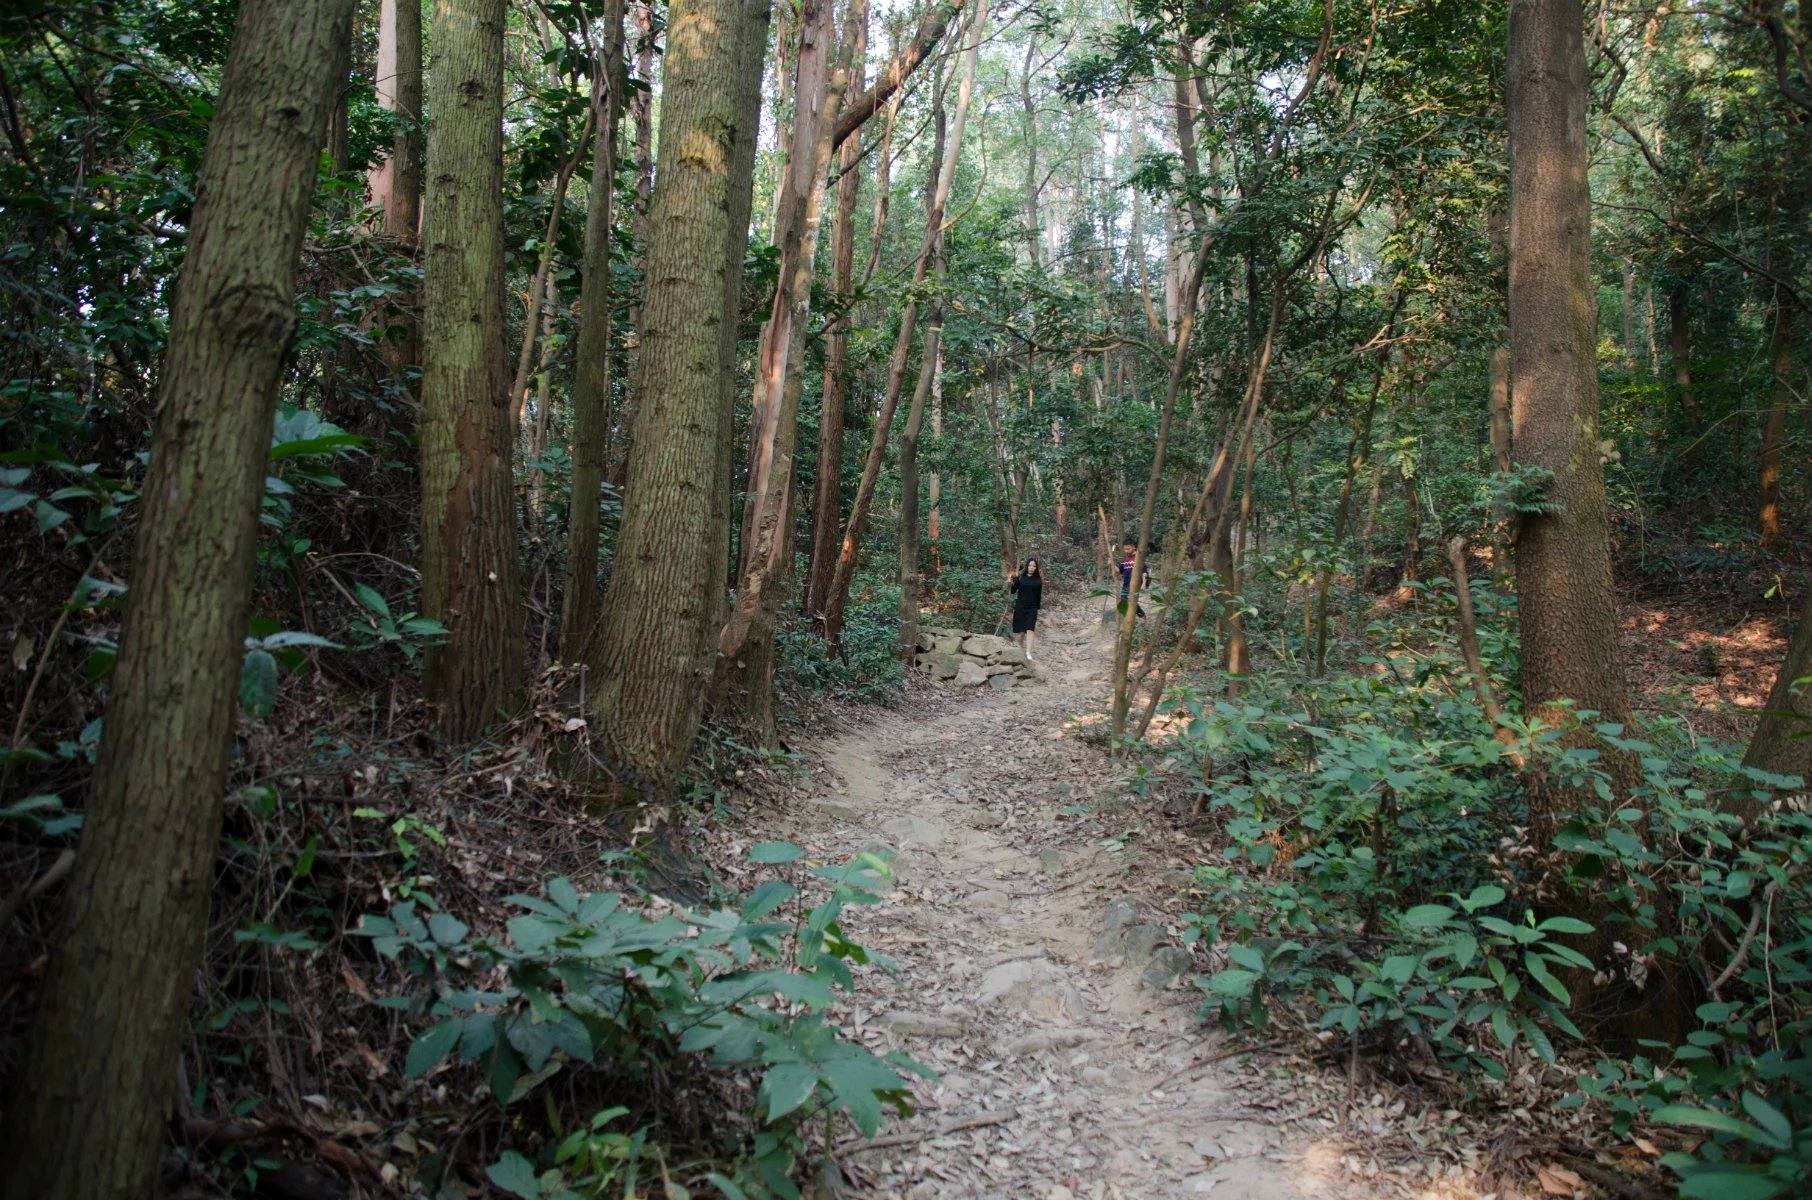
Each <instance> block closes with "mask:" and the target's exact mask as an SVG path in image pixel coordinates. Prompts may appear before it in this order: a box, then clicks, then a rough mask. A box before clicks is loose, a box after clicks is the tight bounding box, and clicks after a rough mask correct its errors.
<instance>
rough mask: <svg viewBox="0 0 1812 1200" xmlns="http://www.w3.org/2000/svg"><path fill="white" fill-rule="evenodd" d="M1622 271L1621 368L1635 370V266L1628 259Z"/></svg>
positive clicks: (1624, 262)
mask: <svg viewBox="0 0 1812 1200" xmlns="http://www.w3.org/2000/svg"><path fill="white" fill-rule="evenodd" d="M1622 269H1623V305H1622V316H1623V366H1624V369H1626V370H1630V371H1634V370H1635V369H1636V264H1634V263H1632V262H1631V261H1630V260H1629V259H1627V258H1626V259H1624V260H1623V262H1622Z"/></svg>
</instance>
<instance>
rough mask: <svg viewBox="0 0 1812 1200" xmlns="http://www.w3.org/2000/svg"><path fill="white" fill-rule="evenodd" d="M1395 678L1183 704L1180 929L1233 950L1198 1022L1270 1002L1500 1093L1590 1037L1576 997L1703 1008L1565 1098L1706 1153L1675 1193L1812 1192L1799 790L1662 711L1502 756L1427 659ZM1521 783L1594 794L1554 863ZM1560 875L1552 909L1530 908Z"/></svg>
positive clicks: (1554, 735)
mask: <svg viewBox="0 0 1812 1200" xmlns="http://www.w3.org/2000/svg"><path fill="white" fill-rule="evenodd" d="M1385 640H1388V638H1386V639H1385ZM1487 644H1490V643H1487ZM1405 660H1406V661H1410V662H1413V663H1414V664H1416V665H1415V666H1414V668H1413V669H1411V670H1408V671H1405V670H1404V669H1403V667H1402V663H1401V662H1399V661H1397V657H1396V656H1393V657H1392V659H1390V660H1383V659H1380V660H1375V661H1374V662H1373V663H1371V664H1370V665H1371V666H1372V668H1373V671H1372V673H1370V674H1364V675H1357V676H1351V677H1346V678H1340V679H1334V680H1328V681H1309V682H1304V681H1301V680H1289V681H1287V682H1285V681H1281V680H1280V679H1279V678H1277V677H1269V678H1267V677H1260V678H1257V679H1254V680H1253V681H1252V682H1251V684H1249V686H1248V690H1247V693H1246V698H1245V699H1244V700H1242V701H1241V702H1240V703H1238V704H1230V703H1226V702H1219V703H1211V702H1208V701H1206V700H1204V699H1202V698H1201V697H1199V696H1196V695H1193V694H1190V693H1188V692H1186V691H1184V692H1179V693H1178V694H1177V699H1178V703H1179V707H1180V708H1181V709H1182V710H1183V712H1184V714H1185V715H1186V718H1187V719H1186V721H1185V723H1184V724H1183V726H1182V728H1181V730H1180V734H1179V736H1178V738H1177V739H1176V741H1175V742H1174V743H1173V744H1172V746H1171V749H1170V751H1169V762H1168V766H1169V769H1170V770H1171V771H1172V772H1175V773H1178V774H1180V775H1182V777H1183V778H1184V779H1185V780H1186V781H1187V785H1188V786H1189V787H1190V788H1191V789H1192V790H1193V791H1195V792H1197V793H1199V794H1200V795H1202V796H1203V797H1205V798H1206V803H1207V804H1208V806H1209V809H1210V811H1211V812H1212V813H1214V814H1215V815H1218V816H1219V817H1220V818H1221V820H1222V821H1223V824H1224V830H1225V834H1226V849H1225V851H1224V853H1223V856H1222V860H1221V861H1220V862H1215V863H1209V864H1204V865H1203V866H1201V867H1199V868H1198V869H1197V872H1196V883H1197V888H1198V891H1199V892H1200V893H1201V895H1202V901H1201V903H1200V905H1199V911H1197V912H1196V913H1195V914H1194V915H1193V917H1192V918H1191V919H1190V926H1191V928H1190V931H1189V932H1190V935H1191V937H1192V938H1193V939H1195V940H1205V941H1207V942H1208V943H1210V944H1216V945H1222V946H1223V947H1224V952H1225V954H1226V962H1227V965H1226V966H1225V967H1224V968H1223V969H1221V970H1219V971H1216V972H1214V973H1212V974H1210V975H1208V976H1206V977H1204V978H1203V979H1202V980H1201V981H1200V983H1201V986H1202V987H1203V988H1204V990H1205V992H1206V994H1207V997H1208V1006H1209V1009H1210V1010H1211V1011H1212V1012H1215V1013H1218V1014H1219V1015H1220V1016H1221V1017H1222V1018H1223V1019H1224V1020H1227V1021H1232V1022H1239V1023H1246V1024H1255V1025H1256V1024H1262V1023H1264V1022H1266V1021H1267V1020H1269V1019H1270V1017H1271V1015H1272V1014H1273V1012H1274V1010H1275V1009H1276V1007H1277V1006H1278V1005H1279V1004H1286V1005H1288V1006H1290V1008H1291V1011H1292V1012H1293V1013H1295V1014H1297V1015H1298V1016H1300V1018H1301V1019H1302V1020H1303V1021H1305V1022H1306V1023H1307V1024H1308V1025H1310V1026H1311V1027H1314V1028H1318V1029H1320V1030H1323V1031H1325V1033H1324V1036H1329V1035H1331V1036H1335V1037H1340V1036H1345V1037H1346V1038H1349V1039H1352V1044H1353V1046H1354V1048H1355V1049H1357V1047H1358V1045H1359V1044H1360V1042H1361V1041H1365V1042H1368V1043H1369V1044H1371V1045H1374V1046H1381V1047H1389V1048H1392V1049H1393V1050H1395V1051H1397V1052H1408V1053H1414V1054H1419V1055H1422V1056H1424V1057H1436V1058H1438V1059H1439V1060H1440V1061H1441V1062H1442V1063H1443V1064H1444V1065H1446V1066H1447V1067H1449V1068H1450V1069H1453V1070H1455V1071H1456V1072H1458V1074H1459V1076H1460V1078H1461V1079H1465V1078H1467V1077H1469V1076H1470V1075H1471V1073H1472V1071H1473V1070H1477V1071H1478V1072H1482V1073H1483V1074H1485V1075H1488V1076H1491V1077H1494V1078H1500V1079H1501V1078H1503V1077H1504V1076H1505V1066H1506V1064H1507V1062H1508V1056H1509V1054H1510V1053H1511V1051H1512V1049H1513V1048H1514V1047H1516V1046H1517V1045H1518V1044H1519V1043H1520V1044H1521V1045H1522V1046H1523V1047H1526V1048H1527V1050H1528V1051H1529V1052H1531V1053H1533V1054H1534V1056H1535V1057H1537V1058H1538V1059H1540V1060H1542V1061H1544V1062H1548V1063H1554V1062H1556V1061H1557V1060H1558V1059H1560V1058H1561V1057H1562V1056H1563V1055H1564V1054H1565V1053H1566V1046H1567V1045H1568V1044H1569V1043H1572V1044H1579V1043H1583V1042H1585V1041H1586V1034H1585V1033H1584V1032H1583V1031H1582V1030H1581V1029H1580V1028H1579V1026H1578V1025H1577V1024H1576V1023H1575V1018H1574V1013H1573V1007H1574V996H1573V991H1574V990H1576V988H1577V986H1578V983H1579V981H1590V984H1591V986H1593V987H1594V988H1595V989H1611V990H1613V991H1621V992H1622V993H1623V994H1625V995H1631V994H1636V995H1643V996H1645V999H1644V1000H1643V1001H1642V1003H1645V1004H1647V1005H1650V1006H1667V1005H1679V1004H1680V1003H1681V1001H1680V999H1679V997H1681V996H1687V997H1699V998H1701V999H1702V1000H1703V1002H1702V1003H1698V1004H1697V1005H1696V1014H1695V1015H1696V1020H1697V1024H1698V1028H1695V1029H1692V1030H1690V1031H1689V1032H1687V1033H1686V1034H1685V1036H1684V1038H1683V1040H1681V1041H1680V1042H1679V1044H1675V1043H1674V1041H1673V1040H1671V1039H1670V1040H1655V1039H1651V1040H1647V1041H1644V1042H1642V1043H1641V1045H1640V1050H1639V1052H1637V1053H1633V1054H1629V1055H1628V1056H1627V1057H1616V1056H1612V1055H1609V1054H1602V1053H1601V1054H1600V1055H1598V1056H1597V1057H1596V1062H1595V1065H1593V1066H1592V1068H1591V1069H1590V1070H1588V1071H1585V1072H1583V1073H1582V1074H1581V1075H1580V1077H1579V1079H1578V1085H1577V1086H1578V1091H1577V1093H1576V1094H1575V1095H1574V1096H1573V1097H1572V1098H1571V1102H1572V1103H1574V1104H1581V1103H1588V1102H1590V1103H1596V1104H1600V1105H1602V1106H1604V1108H1605V1109H1606V1111H1607V1112H1608V1113H1609V1114H1610V1115H1611V1118H1612V1120H1613V1122H1614V1124H1615V1126H1616V1127H1617V1128H1619V1129H1621V1130H1628V1129H1629V1128H1631V1127H1632V1126H1633V1125H1635V1124H1637V1123H1645V1124H1649V1125H1655V1124H1660V1125H1666V1126H1674V1127H1677V1128H1678V1129H1680V1130H1682V1131H1690V1135H1691V1137H1692V1138H1693V1139H1695V1140H1698V1139H1702V1140H1698V1144H1697V1145H1696V1148H1689V1149H1686V1150H1682V1151H1679V1152H1677V1153H1674V1154H1671V1155H1669V1156H1667V1158H1665V1159H1664V1162H1665V1163H1666V1164H1667V1165H1668V1166H1669V1167H1670V1168H1672V1169H1673V1170H1675V1171H1676V1172H1677V1173H1678V1174H1679V1176H1680V1178H1681V1187H1682V1194H1683V1195H1687V1196H1701V1197H1711V1196H1717V1197H1724V1196H1730V1197H1739V1198H1746V1197H1758V1198H1765V1197H1773V1196H1781V1195H1788V1194H1798V1191H1799V1190H1800V1189H1803V1188H1804V1187H1805V1186H1806V1185H1807V1183H1808V1181H1812V1054H1808V1052H1807V1049H1806V1047H1807V1046H1809V1045H1812V889H1809V887H1808V881H1807V879H1808V870H1807V868H1808V865H1809V864H1812V814H1808V813H1807V812H1806V811H1804V809H1803V807H1801V806H1798V805H1797V804H1795V803H1793V802H1791V801H1787V800H1783V799H1782V797H1783V796H1785V795H1788V794H1790V793H1791V792H1792V791H1793V790H1794V789H1796V788H1797V787H1798V786H1799V781H1798V780H1794V779H1786V778H1781V777H1777V776H1770V775H1767V774H1765V773H1763V772H1759V771H1755V770H1753V769H1749V768H1745V767H1743V766H1742V765H1741V763H1740V761H1739V759H1738V756H1737V754H1736V753H1735V752H1734V751H1731V750H1727V749H1722V748H1718V747H1715V746H1709V745H1706V744H1704V743H1702V742H1696V741H1694V740H1693V739H1692V738H1691V737H1690V736H1689V734H1688V733H1687V731H1685V730H1684V729H1682V728H1680V727H1679V726H1677V725H1676V724H1674V723H1671V722H1669V721H1667V720H1658V721H1655V722H1653V723H1652V724H1651V726H1650V727H1649V729H1648V730H1646V731H1645V732H1646V733H1647V735H1648V736H1647V738H1638V737H1635V736H1631V735H1630V733H1629V731H1627V730H1625V729H1624V728H1623V727H1621V726H1619V725H1614V724H1604V723H1598V722H1596V721H1595V720H1594V714H1591V713H1589V712H1578V713H1574V714H1571V715H1570V716H1568V717H1567V718H1566V720H1565V721H1564V722H1562V723H1548V724H1543V723H1531V724H1527V725H1518V724H1516V723H1514V722H1512V727H1511V729H1510V730H1509V732H1510V734H1511V736H1510V737H1508V738H1507V739H1504V740H1500V738H1499V736H1498V733H1499V731H1497V730H1495V729H1494V728H1493V727H1492V725H1491V723H1490V722H1489V721H1488V720H1487V719H1486V718H1485V716H1484V714H1483V713H1482V712H1481V711H1479V709H1478V707H1477V705H1476V704H1475V703H1474V702H1473V700H1472V698H1471V692H1470V690H1469V689H1468V688H1466V687H1464V686H1453V685H1452V684H1450V682H1449V680H1450V679H1452V680H1460V681H1463V680H1464V676H1463V674H1461V673H1460V672H1458V671H1457V670H1455V669H1454V666H1453V664H1452V663H1451V662H1450V661H1449V658H1448V656H1446V655H1444V654H1442V653H1441V652H1439V651H1438V650H1437V651H1432V652H1431V651H1429V650H1428V649H1427V647H1425V646H1424V647H1422V648H1421V649H1420V651H1419V652H1418V653H1417V654H1416V655H1415V656H1414V658H1413V659H1412V658H1408V656H1405ZM1611 755H1615V756H1619V758H1620V760H1621V762H1620V771H1619V778H1621V779H1623V780H1624V781H1625V782H1624V783H1623V784H1622V792H1621V794H1620V793H1619V791H1618V789H1617V788H1616V787H1613V783H1612V773H1611V769H1610V766H1611V764H1610V762H1609V760H1608V758H1607V756H1611ZM1531 774H1540V775H1543V776H1545V777H1547V779H1548V780H1549V781H1550V782H1552V783H1554V784H1558V785H1560V786H1561V787H1563V788H1565V789H1566V790H1567V792H1568V794H1571V795H1574V796H1583V797H1587V798H1588V800H1587V801H1586V802H1581V803H1579V804H1578V805H1577V806H1576V810H1575V812H1574V813H1573V814H1572V817H1571V819H1570V820H1569V821H1567V822H1566V823H1565V824H1564V825H1563V827H1562V828H1561V829H1560V830H1559V831H1558V832H1557V834H1556V836H1555V839H1554V856H1553V860H1552V861H1549V862H1537V861H1535V860H1534V858H1533V857H1532V855H1531V853H1530V852H1529V849H1528V847H1527V844H1526V841H1525V839H1524V838H1523V837H1522V836H1521V830H1522V829H1523V828H1525V827H1526V826H1527V813H1526V806H1525V795H1524V790H1523V789H1524V786H1525V780H1526V778H1527V777H1528V776H1529V775H1531ZM1632 779H1633V780H1634V781H1635V782H1634V783H1633V784H1632V783H1629V782H1628V781H1629V780H1632ZM1556 872H1559V875H1558V876H1557V875H1556ZM1556 878H1559V879H1560V880H1562V881H1563V882H1564V884H1565V887H1566V890H1568V891H1570V892H1571V893H1572V895H1571V897H1570V898H1569V899H1568V900H1567V901H1566V902H1565V904H1564V906H1557V904H1556V902H1555V901H1554V900H1553V898H1552V894H1551V893H1549V892H1545V891H1544V890H1543V888H1544V886H1546V885H1548V884H1550V883H1551V882H1552V881H1554V880H1555V879H1556ZM1557 907H1558V908H1559V911H1557ZM1574 913H1578V914H1581V915H1589V916H1590V917H1591V919H1592V924H1588V923H1587V922H1586V921H1583V920H1580V919H1579V918H1578V917H1577V916H1574V915H1571V914H1574ZM1593 925H1597V926H1598V928H1597V929H1596V930H1594V929H1593ZM1588 934H1591V935H1594V936H1592V937H1591V938H1589V939H1588V938H1586V935H1588ZM1574 939H1584V940H1580V941H1575V940H1574ZM1594 959H1595V960H1596V961H1594ZM1686 1004H1687V1005H1688V1006H1689V1007H1688V1011H1692V1009H1691V1006H1692V1005H1693V1001H1692V1000H1690V999H1689V1000H1687V1001H1686ZM1656 1015H1657V1016H1660V1015H1661V1014H1660V1013H1659V1012H1657V1013H1656ZM1665 1025H1666V1022H1663V1021H1656V1022H1654V1024H1653V1025H1652V1026H1651V1027H1653V1028H1662V1027H1665ZM1557 1043H1558V1046H1557ZM1588 1061H1589V1060H1588ZM1690 1145H1691V1143H1689V1146H1690Z"/></svg>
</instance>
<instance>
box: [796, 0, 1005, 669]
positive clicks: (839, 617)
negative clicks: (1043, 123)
mask: <svg viewBox="0 0 1812 1200" xmlns="http://www.w3.org/2000/svg"><path fill="white" fill-rule="evenodd" d="M986 21H987V4H986V0H976V8H975V14H974V16H973V18H972V19H971V21H970V23H969V26H968V28H969V30H971V31H973V32H974V35H975V36H974V37H971V38H970V40H969V42H968V45H967V47H966V48H965V49H964V51H963V64H964V65H963V67H962V68H960V69H961V70H962V72H963V75H962V79H963V83H962V84H961V85H959V91H958V99H957V106H956V111H955V115H954V117H953V120H952V124H951V129H950V134H949V139H948V141H947V142H946V144H945V145H944V147H943V153H942V155H940V156H938V157H936V158H934V159H933V161H934V162H937V163H939V164H940V166H939V168H938V175H937V185H936V187H935V189H934V193H933V195H932V199H931V204H930V207H929V208H928V210H927V217H926V222H925V236H924V239H923V240H922V241H921V242H920V244H919V253H918V258H917V260H916V261H915V263H914V266H913V272H912V287H911V289H910V290H909V291H908V292H907V296H906V300H905V302H904V303H903V304H902V306H901V310H900V329H899V333H898V334H897V336H896V340H895V341H894V346H893V355H892V357H891V358H889V360H888V363H887V386H886V389H885V391H883V393H882V396H881V411H880V413H879V414H878V415H877V416H876V417H875V425H874V432H873V435H872V436H871V438H870V440H869V444H868V457H867V459H866V460H865V461H864V462H863V464H862V478H861V480H860V481H859V482H858V483H857V484H856V495H855V499H854V500H853V501H852V502H851V503H850V508H849V523H848V524H847V525H846V526H845V527H844V530H843V539H842V542H841V543H840V544H839V546H838V550H837V563H836V569H835V571H834V573H833V574H832V576H831V586H830V591H829V593H828V594H827V595H826V596H825V603H824V637H825V640H826V641H828V642H830V643H831V644H832V645H833V646H834V645H836V644H837V642H838V639H839V638H841V637H842V634H843V613H844V609H845V607H846V606H847V605H848V603H849V586H850V582H851V581H852V580H853V579H854V578H855V571H856V555H857V554H858V553H859V552H860V550H861V546H862V538H863V536H864V534H865V533H866V532H867V528H868V510H869V507H870V506H871V505H872V504H873V503H874V493H875V485H876V483H877V482H878V481H879V480H880V477H881V464H882V460H883V459H884V458H885V457H886V454H887V436H888V434H889V433H890V432H891V430H892V427H893V417H894V412H895V411H896V410H897V409H898V407H899V403H900V393H901V391H902V390H903V388H904V386H905V380H906V365H907V363H908V361H909V360H910V358H911V355H912V340H913V336H914V334H915V333H916V332H917V329H918V316H919V301H918V295H919V292H920V290H921V289H922V288H923V287H924V284H925V279H926V276H927V275H928V274H929V272H930V269H931V263H932V260H933V258H934V257H935V256H936V253H937V247H938V244H939V241H940V239H941V238H942V236H943V229H944V210H945V208H946V207H947V206H948V204H949V200H950V185H951V182H952V180H953V178H954V176H955V173H956V162H955V155H956V153H957V151H958V149H959V148H960V147H961V145H962V140H963V124H964V122H965V121H967V119H968V111H969V106H968V101H969V97H970V94H971V91H972V90H973V88H974V82H975V71H974V62H975V52H976V44H975V38H976V37H979V36H980V32H981V30H982V28H983V26H984V25H985V23H986ZM923 28H924V26H923V25H921V26H920V29H921V31H922V30H923ZM940 32H941V26H940ZM876 86H879V85H878V84H877V85H876ZM871 90H872V89H871ZM839 124H841V122H839Z"/></svg>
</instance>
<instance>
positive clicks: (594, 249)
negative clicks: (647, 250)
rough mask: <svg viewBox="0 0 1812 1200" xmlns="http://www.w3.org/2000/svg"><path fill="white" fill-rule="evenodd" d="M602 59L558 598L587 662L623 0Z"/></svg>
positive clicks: (604, 433)
mask: <svg viewBox="0 0 1812 1200" xmlns="http://www.w3.org/2000/svg"><path fill="white" fill-rule="evenodd" d="M604 31H605V32H604V37H605V42H604V50H603V58H602V61H600V62H597V63H593V64H592V89H593V90H592V104H593V106H594V107H595V108H600V109H602V110H603V111H602V112H601V114H600V115H599V116H598V118H597V120H596V122H595V128H596V129H597V140H596V143H595V144H594V145H593V147H592V160H591V195H590V197H589V198H588V200H587V204H586V209H585V271H584V276H583V278H582V279H581V281H580V285H579V338H578V345H577V347H576V348H575V357H574V360H573V397H572V404H573V446H572V456H573V476H572V504H571V506H570V507H571V512H570V513H569V514H568V517H567V534H566V562H567V569H566V588H565V592H564V595H563V596H562V598H561V611H560V657H561V658H562V659H563V660H565V661H566V662H569V663H578V662H584V661H585V659H586V655H587V653H588V651H589V650H590V648H591V638H592V635H593V633H595V632H596V629H597V624H598V549H599V545H598V543H599V539H600V536H601V523H602V519H601V516H600V513H599V506H600V505H601V504H602V503H603V499H604V464H605V462H606V460H607V457H608V455H609V445H610V416H611V409H612V407H613V404H612V387H613V382H614V379H613V376H612V373H611V369H610V330H611V320H610V318H611V311H612V307H613V306H614V304H615V302H616V297H615V294H614V292H613V289H612V287H611V283H612V280H611V270H612V267H611V249H612V240H613V239H612V227H613V220H614V216H615V214H614V212H613V207H614V205H615V199H616V186H615V184H616V165H617V157H616V151H617V123H618V120H619V118H620V116H621V114H622V111H623V83H624V73H623V0H608V3H607V4H606V7H605V11H604Z"/></svg>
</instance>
